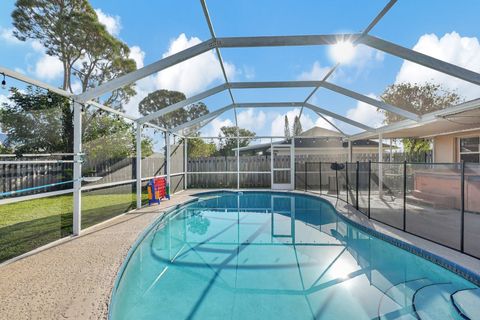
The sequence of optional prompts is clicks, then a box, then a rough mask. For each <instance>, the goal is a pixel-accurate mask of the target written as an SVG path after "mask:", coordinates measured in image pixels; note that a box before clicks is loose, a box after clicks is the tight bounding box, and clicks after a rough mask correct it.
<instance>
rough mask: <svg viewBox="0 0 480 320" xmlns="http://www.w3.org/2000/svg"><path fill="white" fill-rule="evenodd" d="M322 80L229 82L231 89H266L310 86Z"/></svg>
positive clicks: (320, 82) (318, 83)
mask: <svg viewBox="0 0 480 320" xmlns="http://www.w3.org/2000/svg"><path fill="white" fill-rule="evenodd" d="M321 84H322V81H269V82H260V81H257V82H230V83H229V86H230V88H232V89H266V88H310V87H316V86H318V85H321Z"/></svg>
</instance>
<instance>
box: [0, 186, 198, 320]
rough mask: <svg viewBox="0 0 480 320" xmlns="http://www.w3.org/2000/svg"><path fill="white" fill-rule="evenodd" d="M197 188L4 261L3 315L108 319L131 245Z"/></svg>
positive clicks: (0, 271) (0, 270) (0, 283)
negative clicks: (168, 210) (114, 292)
mask: <svg viewBox="0 0 480 320" xmlns="http://www.w3.org/2000/svg"><path fill="white" fill-rule="evenodd" d="M195 192H198V190H197V191H194V190H188V191H184V192H181V193H179V194H176V195H174V196H172V199H171V200H169V201H163V202H162V203H161V204H160V205H157V206H152V207H146V208H142V209H140V210H135V211H132V212H129V213H127V214H124V215H121V216H118V217H116V218H113V219H111V220H108V221H106V222H104V223H101V224H99V225H96V226H93V227H91V228H89V229H86V230H85V231H83V232H82V234H81V235H80V236H79V237H75V238H74V237H70V238H65V239H62V240H59V241H57V242H55V243H53V244H50V245H48V246H45V247H43V248H39V249H37V250H35V251H33V252H30V253H28V254H27V255H26V256H25V257H23V258H21V259H18V260H16V261H13V262H10V263H8V264H3V265H1V266H0V301H1V303H0V319H2V320H3V319H5V320H6V319H9V320H12V319H106V318H107V314H108V303H109V300H110V293H111V290H112V288H113V284H114V282H115V278H116V276H117V272H118V270H119V268H120V266H121V264H122V262H123V260H124V258H125V256H126V255H127V252H128V250H129V249H130V247H131V246H132V244H133V243H134V242H135V240H136V239H137V237H138V236H139V235H140V234H141V232H142V231H143V230H144V229H145V228H146V227H147V226H148V225H150V224H151V223H152V222H153V221H154V220H155V219H157V218H158V217H160V216H161V215H162V214H163V212H165V210H167V209H168V208H170V207H172V206H175V205H178V204H181V203H183V202H185V201H188V200H190V199H192V197H191V196H190V195H191V194H193V193H195Z"/></svg>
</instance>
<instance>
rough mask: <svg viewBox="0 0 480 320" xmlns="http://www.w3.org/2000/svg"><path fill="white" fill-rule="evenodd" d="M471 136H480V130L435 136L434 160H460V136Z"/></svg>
mask: <svg viewBox="0 0 480 320" xmlns="http://www.w3.org/2000/svg"><path fill="white" fill-rule="evenodd" d="M470 136H480V130H475V131H469V132H463V133H455V134H449V135H442V136H437V137H434V138H433V143H434V161H435V162H459V161H460V157H459V149H458V138H461V137H470Z"/></svg>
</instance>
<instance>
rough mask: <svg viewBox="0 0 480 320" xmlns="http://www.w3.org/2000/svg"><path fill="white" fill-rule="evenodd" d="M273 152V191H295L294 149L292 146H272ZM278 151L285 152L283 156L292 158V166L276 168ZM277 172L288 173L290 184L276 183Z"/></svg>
mask: <svg viewBox="0 0 480 320" xmlns="http://www.w3.org/2000/svg"><path fill="white" fill-rule="evenodd" d="M270 151H271V157H270V158H271V166H270V167H271V179H272V189H273V190H293V188H294V170H295V168H294V164H295V162H294V159H295V157H294V147H293V145H292V144H273V143H272V144H271V147H270ZM276 151H284V152H283V155H289V156H290V165H289V166H288V167H284V168H276V167H275V163H276V162H275V158H276V157H277V155H276V153H277V152H276ZM276 172H287V173H288V174H287V176H288V179H289V181H290V182H289V183H286V182H283V181H281V182H276V176H275V173H276Z"/></svg>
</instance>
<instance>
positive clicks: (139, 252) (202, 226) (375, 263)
mask: <svg viewBox="0 0 480 320" xmlns="http://www.w3.org/2000/svg"><path fill="white" fill-rule="evenodd" d="M198 196H199V199H198V201H195V202H192V203H189V204H187V205H185V206H183V207H181V208H179V209H177V210H175V211H172V212H171V213H170V214H168V215H166V216H164V218H163V219H162V220H160V221H158V222H157V223H156V224H154V225H153V227H152V228H151V229H150V230H149V231H148V232H147V233H146V235H145V237H144V238H143V239H142V240H141V241H140V242H139V243H138V245H137V246H136V247H135V249H134V251H133V253H132V254H131V256H130V258H129V260H128V262H127V263H126V265H125V267H124V269H123V271H122V272H121V274H120V277H119V279H118V282H117V285H116V287H115V289H114V292H113V296H112V301H111V304H110V318H111V319H114V320H117V319H315V318H317V319H318V318H322V319H372V318H377V317H379V318H380V319H397V318H401V319H418V318H421V319H462V316H461V315H460V313H464V316H465V315H467V316H470V317H471V318H474V317H477V316H479V315H478V314H475V313H478V311H477V310H476V309H477V308H476V307H477V306H478V305H477V304H474V303H472V301H475V299H477V298H478V296H479V295H480V294H479V292H480V289H479V288H478V287H477V286H475V285H474V284H473V283H470V282H468V281H467V280H465V279H463V278H461V277H459V276H458V275H456V274H454V273H452V272H450V271H448V270H446V269H443V268H441V267H440V266H438V265H436V264H433V263H431V262H429V261H427V260H425V259H422V258H420V257H418V256H416V255H413V254H411V253H409V252H407V251H405V250H402V249H400V248H398V247H395V246H393V245H391V244H389V243H387V242H385V241H382V240H379V239H377V238H375V237H372V236H370V235H369V234H367V233H365V232H362V231H360V230H359V229H357V228H355V227H354V226H352V225H350V224H349V223H347V222H346V221H345V220H343V219H342V218H341V217H340V216H339V215H338V214H337V213H336V211H335V209H334V208H333V207H332V206H331V205H330V204H329V203H327V202H326V201H324V200H322V199H320V198H317V197H311V196H306V195H300V194H292V193H273V192H240V193H237V192H218V193H205V194H200V195H198Z"/></svg>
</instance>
